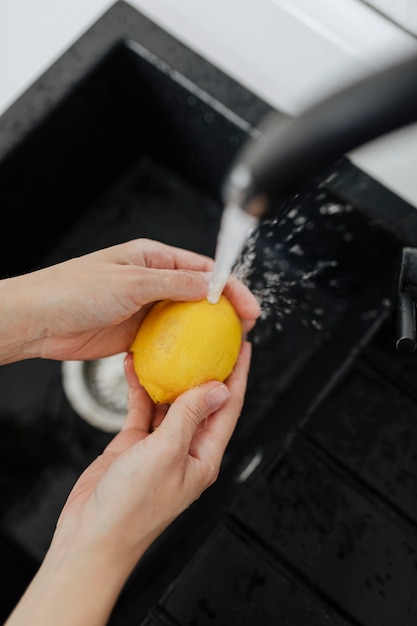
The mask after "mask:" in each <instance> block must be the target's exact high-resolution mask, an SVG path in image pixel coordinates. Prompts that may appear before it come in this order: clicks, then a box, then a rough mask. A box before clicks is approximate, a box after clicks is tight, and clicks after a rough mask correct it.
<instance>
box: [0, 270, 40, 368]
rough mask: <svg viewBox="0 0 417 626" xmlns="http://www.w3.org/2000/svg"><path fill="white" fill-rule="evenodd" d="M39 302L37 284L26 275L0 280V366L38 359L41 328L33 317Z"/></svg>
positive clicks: (38, 319)
mask: <svg viewBox="0 0 417 626" xmlns="http://www.w3.org/2000/svg"><path fill="white" fill-rule="evenodd" d="M30 276H33V275H30ZM33 283H35V293H34V291H33ZM38 298H39V294H37V293H36V281H33V279H31V280H28V279H27V278H26V275H23V276H17V277H14V278H5V279H3V280H0V302H2V303H3V306H1V307H0V326H1V329H2V333H1V336H0V364H1V365H4V364H6V363H12V362H14V361H21V360H23V359H30V358H35V357H37V356H39V355H40V344H41V339H42V335H43V327H42V323H41V320H40V318H39V316H38V315H37V313H36V311H37V310H38V304H37V300H38Z"/></svg>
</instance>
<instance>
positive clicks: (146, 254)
mask: <svg viewBox="0 0 417 626" xmlns="http://www.w3.org/2000/svg"><path fill="white" fill-rule="evenodd" d="M135 245H136V250H137V252H138V255H139V259H140V260H139V262H138V265H144V266H145V267H149V268H157V269H187V270H194V271H197V272H209V271H211V270H212V269H213V263H214V262H213V259H211V258H210V257H208V256H205V255H203V254H198V253H197V252H193V251H191V250H185V249H183V248H177V247H175V246H170V245H168V244H164V243H161V242H159V241H153V240H151V239H138V240H136V242H135Z"/></svg>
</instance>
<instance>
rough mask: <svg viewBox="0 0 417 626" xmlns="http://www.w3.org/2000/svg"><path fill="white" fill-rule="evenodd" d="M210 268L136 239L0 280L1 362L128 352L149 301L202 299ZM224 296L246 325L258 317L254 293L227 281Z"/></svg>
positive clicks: (199, 259)
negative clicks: (3, 305)
mask: <svg viewBox="0 0 417 626" xmlns="http://www.w3.org/2000/svg"><path fill="white" fill-rule="evenodd" d="M212 268H213V260H212V259H210V258H208V257H205V256H203V255H200V254H197V253H194V252H191V251H188V250H182V249H180V248H175V247H172V246H168V245H165V244H162V243H159V242H156V241H151V240H148V239H136V240H132V241H128V242H126V243H122V244H118V245H115V246H111V247H109V248H105V249H103V250H99V251H96V252H93V253H90V254H87V255H84V256H81V257H77V258H74V259H71V260H69V261H65V262H63V263H59V264H57V265H54V266H51V267H47V268H44V269H41V270H38V271H36V272H32V273H30V274H25V275H23V276H18V277H15V278H9V279H6V280H3V281H0V282H1V284H0V288H1V293H0V295H1V299H2V301H3V302H6V301H7V302H9V304H10V306H9V307H7V308H6V307H4V308H3V309H4V310H3V311H2V313H1V314H0V315H1V317H0V322H1V325H2V328H3V329H4V330H5V332H4V334H3V336H2V338H1V342H0V348H1V350H0V363H6V362H10V361H13V360H21V359H23V358H33V357H43V358H50V359H58V360H90V359H96V358H102V357H105V356H109V355H112V354H117V353H120V352H125V351H126V352H127V351H128V350H129V348H130V346H131V344H132V342H133V339H134V337H135V334H136V332H137V329H138V326H139V324H140V322H141V320H142V318H143V317H144V315H145V313H146V310H147V307H148V306H149V305H151V304H152V303H153V302H155V301H158V300H163V299H164V298H170V299H172V300H199V299H202V298H204V297H205V296H206V295H207V291H208V280H209V277H208V275H207V273H209V272H211V271H212ZM224 293H225V295H227V296H228V298H229V299H230V301H231V302H232V304H233V305H234V307H235V309H236V311H237V313H238V315H239V316H240V318H241V319H242V321H243V323H244V326H245V328H246V330H248V329H250V328H251V327H252V326H253V324H254V320H256V318H257V317H258V316H259V314H260V309H259V305H258V303H257V301H256V299H255V297H254V296H253V294H251V292H250V291H249V289H247V288H246V287H245V286H244V285H243V284H242V283H241V282H240V281H238V280H237V279H234V278H232V279H230V280H229V281H228V283H227V285H226V287H225V290H224ZM13 303H14V306H13ZM7 331H9V332H7Z"/></svg>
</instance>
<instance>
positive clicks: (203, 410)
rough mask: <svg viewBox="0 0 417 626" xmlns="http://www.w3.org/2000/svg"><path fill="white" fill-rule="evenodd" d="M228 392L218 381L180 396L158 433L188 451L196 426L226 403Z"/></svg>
mask: <svg viewBox="0 0 417 626" xmlns="http://www.w3.org/2000/svg"><path fill="white" fill-rule="evenodd" d="M229 397H230V391H229V389H228V388H227V386H226V385H224V384H223V383H221V382H219V381H211V382H209V383H206V384H204V385H201V386H199V387H195V388H194V389H190V390H189V391H186V392H185V393H183V394H181V395H180V396H179V397H178V398H177V399H176V400H175V402H174V403H173V404H172V405H171V407H170V408H169V410H168V412H167V414H166V416H165V419H164V420H163V422H162V424H161V425H160V427H159V429H158V431H157V432H158V433H161V434H162V433H163V434H164V435H165V436H169V437H170V438H171V439H172V441H176V442H177V443H180V442H181V443H182V445H183V446H184V447H185V448H186V449H187V450H188V448H189V446H190V444H191V440H192V438H193V436H194V434H195V432H196V430H197V428H198V426H199V425H200V424H201V423H202V422H203V421H204V420H205V419H206V418H207V417H208V416H209V415H211V414H212V413H213V412H214V411H217V410H218V409H219V408H220V407H221V406H223V405H224V404H225V402H227V400H228V399H229Z"/></svg>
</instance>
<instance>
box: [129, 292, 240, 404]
mask: <svg viewBox="0 0 417 626" xmlns="http://www.w3.org/2000/svg"><path fill="white" fill-rule="evenodd" d="M241 341H242V326H241V323H240V320H239V317H238V316H237V314H236V311H235V309H234V307H233V305H232V304H231V303H230V302H229V300H228V299H227V298H226V296H224V295H222V296H221V297H220V299H219V301H218V302H217V304H210V303H209V302H208V301H207V299H204V300H199V301H196V302H174V301H172V300H162V301H161V302H158V303H156V304H155V305H154V306H153V307H152V309H150V311H149V313H148V314H147V315H146V317H145V319H144V320H143V322H142V324H141V326H140V327H139V330H138V332H137V335H136V337H135V340H134V342H133V344H132V347H131V351H132V352H133V363H134V368H135V372H136V375H137V376H138V378H139V381H140V383H141V385H142V386H143V387H144V388H145V389H146V391H147V392H148V394H149V395H150V397H151V398H152V400H153V401H154V402H156V403H158V404H159V403H161V404H164V403H171V402H173V401H174V400H175V399H176V398H177V397H178V396H179V395H180V394H181V393H183V392H184V391H187V390H188V389H191V388H192V387H196V386H197V385H201V384H203V383H205V382H208V381H209V380H219V381H221V382H223V381H224V380H225V379H226V378H227V377H228V376H229V374H230V373H231V371H232V369H233V366H234V364H235V362H236V359H237V356H238V353H239V349H240V344H241Z"/></svg>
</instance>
